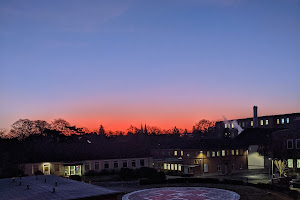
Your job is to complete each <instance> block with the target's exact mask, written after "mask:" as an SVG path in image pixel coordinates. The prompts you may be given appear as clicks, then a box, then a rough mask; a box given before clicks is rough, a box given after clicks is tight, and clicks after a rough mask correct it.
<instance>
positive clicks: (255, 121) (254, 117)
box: [253, 106, 258, 128]
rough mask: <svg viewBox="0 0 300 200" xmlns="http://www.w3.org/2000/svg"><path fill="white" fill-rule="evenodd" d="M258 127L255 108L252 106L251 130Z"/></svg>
mask: <svg viewBox="0 0 300 200" xmlns="http://www.w3.org/2000/svg"><path fill="white" fill-rule="evenodd" d="M257 127H258V118H257V106H253V128H257Z"/></svg>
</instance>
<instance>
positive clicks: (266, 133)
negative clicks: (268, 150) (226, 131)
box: [234, 128, 276, 145]
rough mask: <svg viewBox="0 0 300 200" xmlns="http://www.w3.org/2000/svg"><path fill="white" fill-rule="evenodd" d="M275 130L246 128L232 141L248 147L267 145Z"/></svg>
mask: <svg viewBox="0 0 300 200" xmlns="http://www.w3.org/2000/svg"><path fill="white" fill-rule="evenodd" d="M274 130H276V129H265V128H248V129H245V130H244V131H243V132H242V133H241V134H239V135H238V136H236V137H235V138H234V140H236V141H239V142H241V143H244V144H248V145H259V144H267V143H269V142H270V141H271V139H272V132H274Z"/></svg>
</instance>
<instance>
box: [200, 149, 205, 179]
mask: <svg viewBox="0 0 300 200" xmlns="http://www.w3.org/2000/svg"><path fill="white" fill-rule="evenodd" d="M200 153H201V154H202V163H203V168H202V174H204V156H203V151H200Z"/></svg>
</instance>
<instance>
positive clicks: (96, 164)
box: [95, 162, 100, 170]
mask: <svg viewBox="0 0 300 200" xmlns="http://www.w3.org/2000/svg"><path fill="white" fill-rule="evenodd" d="M99 168H100V164H99V162H95V169H96V170H97V169H99Z"/></svg>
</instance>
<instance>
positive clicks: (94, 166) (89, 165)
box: [83, 157, 153, 173]
mask: <svg viewBox="0 0 300 200" xmlns="http://www.w3.org/2000/svg"><path fill="white" fill-rule="evenodd" d="M124 163H127V166H126V165H125V164H124ZM134 163H135V165H134ZM124 167H126V168H130V169H138V168H141V167H153V158H151V157H147V158H125V159H107V160H86V161H84V165H83V173H86V172H88V171H90V170H94V171H97V172H100V171H102V170H117V171H118V170H120V169H121V168H124Z"/></svg>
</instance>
